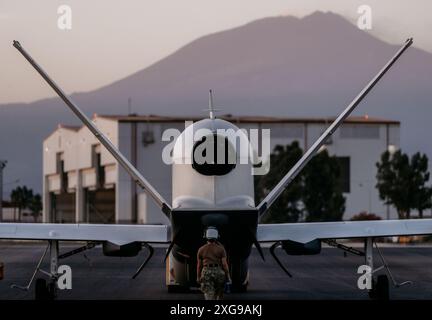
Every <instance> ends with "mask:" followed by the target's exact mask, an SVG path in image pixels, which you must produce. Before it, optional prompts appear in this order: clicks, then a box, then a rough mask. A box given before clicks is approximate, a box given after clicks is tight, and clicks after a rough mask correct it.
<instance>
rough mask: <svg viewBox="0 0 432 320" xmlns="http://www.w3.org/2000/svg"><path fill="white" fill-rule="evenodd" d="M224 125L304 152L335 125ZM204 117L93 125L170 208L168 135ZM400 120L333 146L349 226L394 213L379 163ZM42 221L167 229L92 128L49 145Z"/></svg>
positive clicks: (61, 132) (118, 119)
mask: <svg viewBox="0 0 432 320" xmlns="http://www.w3.org/2000/svg"><path fill="white" fill-rule="evenodd" d="M221 118H223V119H225V120H227V121H230V122H233V123H235V124H236V125H237V126H238V127H240V128H244V129H246V130H249V129H251V128H258V129H270V130H271V135H270V136H271V149H272V150H273V148H274V147H275V146H276V145H278V144H283V145H286V144H289V143H291V142H292V141H295V140H297V141H299V143H300V146H301V147H302V148H303V150H305V149H307V148H308V147H310V145H311V144H312V143H313V142H314V141H315V140H316V139H317V138H318V136H319V135H320V134H321V133H322V132H323V131H324V130H325V128H326V127H327V126H328V125H329V124H330V123H331V121H332V120H333V119H322V118H301V119H295V118H279V117H278V118H273V117H235V116H231V115H228V116H222V117H221ZM197 120H200V119H198V118H195V119H194V118H185V117H165V116H155V115H149V116H138V115H126V116H114V115H109V116H108V115H107V116H103V115H95V116H94V117H93V121H94V122H95V123H96V124H97V126H98V127H99V128H100V129H101V130H102V131H103V132H104V133H105V134H106V135H107V136H108V137H109V139H110V140H111V141H112V143H113V144H114V145H115V146H117V148H118V149H119V150H120V151H121V152H122V153H123V154H124V155H125V156H126V157H127V158H128V159H129V160H130V161H131V162H132V164H134V165H135V166H136V167H137V168H138V170H139V171H140V172H141V173H142V174H143V175H144V176H145V177H146V178H147V179H148V180H149V181H150V183H151V184H152V185H153V186H154V187H155V188H156V189H157V190H158V191H159V192H160V193H161V195H162V196H163V197H164V198H165V199H167V201H171V167H170V165H167V164H165V163H164V162H163V161H162V158H161V155H162V150H163V149H164V147H165V146H166V145H167V144H168V143H169V142H165V141H162V133H163V132H164V130H166V129H170V128H175V129H178V130H180V131H183V129H184V127H185V121H197ZM399 131H400V123H399V122H398V121H391V120H383V119H376V118H371V117H368V116H365V117H351V118H348V119H347V120H346V121H345V123H344V124H343V125H342V126H341V128H339V130H337V131H336V132H335V133H334V134H333V136H332V138H331V139H330V140H328V141H327V144H326V148H327V149H328V151H329V153H330V154H331V155H335V156H337V157H338V158H339V159H340V163H341V168H342V179H341V180H342V181H341V183H342V188H343V191H344V196H345V197H346V211H345V214H344V219H345V220H349V219H350V218H351V217H352V216H353V215H355V214H357V213H359V212H362V211H367V212H373V213H375V214H378V215H380V216H381V217H382V218H384V219H386V218H387V219H388V218H397V215H396V212H395V210H394V209H392V208H391V207H389V206H387V205H385V204H384V203H383V202H382V201H381V200H380V199H379V197H378V191H377V189H376V188H375V184H376V178H375V176H376V166H375V164H376V162H377V161H378V160H379V158H380V155H381V154H382V152H384V151H385V150H390V149H396V148H398V146H399ZM43 204H44V206H43V208H44V209H43V221H44V222H63V223H73V222H85V223H167V222H168V221H167V219H166V218H165V216H164V215H163V214H162V213H161V212H160V210H159V208H158V207H157V206H156V205H155V204H154V203H153V202H152V199H150V198H149V197H147V195H146V194H145V193H144V192H143V191H142V190H141V189H140V188H139V187H138V186H136V185H135V183H134V182H133V181H132V180H131V178H130V177H129V175H128V174H127V173H126V172H125V170H123V168H121V167H120V168H119V166H118V165H117V164H116V162H115V160H114V158H113V157H112V156H111V155H110V154H109V153H108V152H107V151H106V150H105V148H104V147H103V146H101V145H100V143H99V141H97V139H96V138H95V137H94V136H93V135H92V134H91V133H90V131H89V130H88V129H87V128H86V127H71V126H65V125H59V126H58V128H57V129H56V130H55V131H54V132H52V133H51V135H49V136H48V137H47V138H46V139H45V140H44V142H43Z"/></svg>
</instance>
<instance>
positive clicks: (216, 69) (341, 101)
mask: <svg viewBox="0 0 432 320" xmlns="http://www.w3.org/2000/svg"><path fill="white" fill-rule="evenodd" d="M408 36H409V34H407V37H408ZM414 40H415V39H414ZM404 41H405V39H401V41H400V44H397V45H391V44H388V43H386V42H384V41H381V40H379V39H377V38H375V37H373V36H372V35H371V34H369V33H367V32H364V31H361V30H359V29H358V28H357V27H356V26H355V25H353V24H351V23H350V22H349V21H347V20H346V19H344V18H343V17H341V16H339V15H336V14H333V13H323V12H316V13H313V14H311V15H309V16H306V17H304V18H301V19H299V18H296V17H291V16H286V17H274V18H265V19H261V20H257V21H254V22H251V23H248V24H246V25H244V26H240V27H237V28H234V29H230V30H226V31H222V32H217V33H214V34H210V35H208V36H204V37H202V38H199V39H197V40H195V41H193V42H191V43H189V44H187V45H185V46H184V47H182V48H180V49H179V50H177V51H176V52H174V53H173V54H171V55H169V56H167V57H165V58H163V59H162V60H160V61H159V62H157V63H155V64H153V65H151V66H150V67H148V68H145V69H143V70H140V71H138V72H136V73H134V74H132V75H130V76H128V77H126V78H124V79H121V80H119V81H116V82H114V83H112V84H110V85H108V86H105V87H102V88H100V89H97V90H95V91H92V92H85V93H76V94H73V95H72V98H73V100H74V101H76V102H77V103H78V105H80V106H81V107H82V109H83V110H84V111H85V112H86V113H87V114H89V115H91V114H92V113H99V114H114V113H115V114H126V113H127V111H128V110H127V99H128V97H131V98H132V101H133V111H134V112H136V113H140V114H160V115H191V116H192V115H195V116H197V115H203V116H205V114H204V113H203V112H202V109H203V108H205V107H206V104H207V91H208V89H209V88H212V89H214V91H215V103H216V104H217V105H218V106H220V107H221V109H222V113H230V114H234V115H269V116H288V117H289V116H312V117H318V116H334V115H336V114H338V113H339V112H340V111H341V110H342V109H343V108H344V106H345V105H346V104H347V103H349V102H350V101H351V99H352V98H353V97H354V96H355V95H356V94H357V93H358V92H359V91H360V90H361V89H362V88H363V87H364V85H365V84H366V83H367V82H368V81H369V80H370V79H371V78H372V77H373V76H374V75H375V74H376V73H377V72H378V70H379V69H380V68H381V67H382V66H383V65H384V64H385V63H386V62H387V61H388V59H389V58H390V57H391V56H392V55H393V54H394V53H395V52H396V50H397V48H399V46H400V45H401V44H402V43H403V42H404ZM40 62H41V63H42V64H43V61H40ZM23 63H24V62H23ZM47 71H48V73H49V70H47ZM85 71H86V70H83V72H85ZM89 72H91V71H89ZM41 81H43V80H42V79H41ZM431 84H432V54H430V53H428V52H425V51H423V50H420V49H417V48H410V49H409V50H408V52H407V53H406V54H405V55H404V56H403V57H402V58H401V59H400V61H398V63H397V64H396V65H395V66H394V67H393V68H392V70H390V71H389V72H388V74H387V75H386V76H385V77H384V79H383V80H382V81H381V82H380V84H379V85H377V87H376V88H375V89H374V90H373V92H371V94H370V95H369V96H368V97H367V98H366V100H365V101H364V102H363V103H362V104H361V105H360V106H359V107H358V108H357V111H356V113H357V114H365V113H368V114H370V115H371V116H377V117H384V118H390V119H395V120H400V121H401V122H402V129H401V143H402V148H403V149H404V150H405V151H408V152H415V151H418V150H420V151H422V152H426V153H428V155H429V156H430V157H432V148H431V140H430V139H429V134H430V129H429V119H430V118H431V115H432V110H431V108H430V105H431V104H430V101H432V90H431V89H432V88H431ZM58 123H67V124H77V123H78V122H77V120H76V119H75V118H74V116H73V115H72V113H71V112H70V111H69V110H68V109H67V108H66V107H65V106H64V105H63V103H62V102H61V101H60V100H59V99H57V98H51V99H44V100H40V101H36V102H34V103H29V104H9V105H0V146H1V148H0V150H1V157H2V158H6V159H8V160H9V164H8V167H7V169H6V170H5V181H8V180H15V179H17V178H19V179H20V183H25V184H27V185H29V186H31V187H33V188H36V189H37V190H40V189H41V181H42V179H41V176H42V173H41V171H42V169H41V168H42V141H43V139H44V138H45V137H46V136H47V135H48V134H49V133H51V132H52V131H53V130H54V129H55V127H56V125H57V124H58ZM29 159H31V161H30V160H29ZM5 192H8V189H7V185H6V186H5Z"/></svg>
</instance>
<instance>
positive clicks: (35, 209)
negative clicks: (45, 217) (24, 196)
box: [28, 194, 42, 222]
mask: <svg viewBox="0 0 432 320" xmlns="http://www.w3.org/2000/svg"><path fill="white" fill-rule="evenodd" d="M28 208H29V209H30V211H31V213H32V216H33V219H34V221H35V222H37V220H38V217H39V215H40V213H41V211H42V198H41V196H40V194H35V195H34V197H33V198H32V199H31V200H30V203H29V205H28Z"/></svg>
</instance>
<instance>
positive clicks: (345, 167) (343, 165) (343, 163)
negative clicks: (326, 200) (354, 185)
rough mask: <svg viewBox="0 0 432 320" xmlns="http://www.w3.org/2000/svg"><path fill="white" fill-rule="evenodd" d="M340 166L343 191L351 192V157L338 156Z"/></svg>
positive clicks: (340, 180) (340, 181)
mask: <svg viewBox="0 0 432 320" xmlns="http://www.w3.org/2000/svg"><path fill="white" fill-rule="evenodd" d="M337 159H338V161H339V166H340V178H339V183H340V187H341V189H342V192H344V193H349V192H350V183H351V179H350V157H337Z"/></svg>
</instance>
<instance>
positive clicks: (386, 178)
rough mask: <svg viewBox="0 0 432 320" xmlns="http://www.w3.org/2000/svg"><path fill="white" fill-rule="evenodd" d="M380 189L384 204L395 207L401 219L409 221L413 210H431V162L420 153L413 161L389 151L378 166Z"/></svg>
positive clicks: (398, 152)
mask: <svg viewBox="0 0 432 320" xmlns="http://www.w3.org/2000/svg"><path fill="white" fill-rule="evenodd" d="M376 165H377V169H378V171H377V185H376V186H377V188H378V191H379V196H380V198H381V200H383V201H385V203H386V204H392V205H394V206H395V208H396V210H397V212H398V216H399V219H409V218H410V217H411V210H412V209H417V210H418V211H419V215H420V216H421V217H422V216H423V210H424V209H427V208H430V207H431V196H432V189H431V188H430V187H429V186H427V185H426V183H427V182H428V180H429V172H428V158H427V156H426V155H421V154H420V153H419V152H417V153H416V154H414V155H413V156H412V157H411V159H410V158H409V157H408V155H407V154H404V153H402V152H401V151H400V150H398V151H396V152H395V153H393V154H390V152H388V151H386V152H384V153H383V154H382V155H381V161H380V162H378V163H377V164H376Z"/></svg>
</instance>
